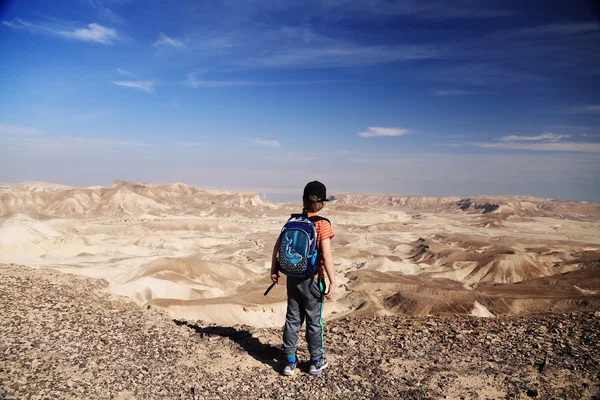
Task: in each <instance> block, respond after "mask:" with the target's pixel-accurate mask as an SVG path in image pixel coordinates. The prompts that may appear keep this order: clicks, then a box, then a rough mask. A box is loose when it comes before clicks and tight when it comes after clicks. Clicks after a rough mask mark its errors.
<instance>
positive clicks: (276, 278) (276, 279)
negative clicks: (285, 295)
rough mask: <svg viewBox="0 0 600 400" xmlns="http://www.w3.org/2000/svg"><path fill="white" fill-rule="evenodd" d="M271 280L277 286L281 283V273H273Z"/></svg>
mask: <svg viewBox="0 0 600 400" xmlns="http://www.w3.org/2000/svg"><path fill="white" fill-rule="evenodd" d="M271 282H273V283H274V284H275V286H277V285H279V275H277V274H271Z"/></svg>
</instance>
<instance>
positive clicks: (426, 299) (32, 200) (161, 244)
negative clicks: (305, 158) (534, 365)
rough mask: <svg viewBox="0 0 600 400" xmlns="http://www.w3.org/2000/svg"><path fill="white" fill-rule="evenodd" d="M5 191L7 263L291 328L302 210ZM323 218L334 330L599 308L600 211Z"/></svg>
mask: <svg viewBox="0 0 600 400" xmlns="http://www.w3.org/2000/svg"><path fill="white" fill-rule="evenodd" d="M0 190H1V192H0V249H1V251H0V262H2V263H15V264H24V265H28V266H35V267H43V268H52V269H56V270H59V271H63V272H69V273H74V274H78V275H85V276H89V277H94V278H102V279H105V280H106V281H107V282H108V283H109V287H110V289H111V291H113V292H114V293H116V294H119V295H124V296H128V297H130V298H132V299H133V300H135V301H136V302H137V303H138V304H140V305H144V306H151V307H155V308H159V309H163V310H166V311H167V312H168V313H169V314H170V315H171V316H172V317H173V318H183V319H187V320H203V321H208V322H214V323H217V324H224V325H232V324H249V325H253V326H257V327H268V326H278V325H280V324H281V321H282V320H283V318H284V314H285V291H284V290H283V289H281V290H273V291H271V293H270V294H269V295H268V296H266V297H265V296H263V291H264V289H265V288H266V287H267V286H268V284H269V278H268V270H269V266H270V254H271V250H272V247H273V244H274V242H275V240H276V239H277V235H278V232H279V230H280V228H281V226H282V225H283V223H284V222H285V221H286V218H287V217H289V215H290V214H291V213H293V212H298V211H299V208H300V207H301V205H300V203H299V202H298V203H272V202H267V201H263V200H261V199H260V198H259V196H258V195H256V194H251V193H226V192H217V191H204V190H200V189H197V188H194V187H192V186H188V185H185V184H182V183H173V184H167V185H156V184H142V183H132V182H123V181H115V182H114V183H113V184H111V185H110V186H107V187H65V186H60V185H53V184H45V183H36V182H27V183H24V184H20V185H13V186H9V185H4V186H2V187H1V188H0ZM323 215H324V216H326V217H328V218H329V219H330V220H331V221H332V224H333V228H334V231H335V232H336V237H335V238H334V240H333V241H332V245H333V254H334V257H335V267H336V271H337V272H338V274H339V279H338V285H339V288H338V289H339V290H338V293H337V294H336V297H335V301H334V302H332V303H330V304H328V305H327V307H326V309H325V312H326V316H327V317H328V318H335V317H340V316H345V315H348V314H362V315H389V314H402V315H421V314H444V313H460V314H471V315H477V316H493V315H507V314H508V315H517V314H530V313H539V312H564V311H578V310H597V309H600V266H599V263H600V204H594V203H585V202H575V201H554V200H544V199H536V198H530V197H512V196H507V197H474V198H458V197H405V196H400V195H376V194H354V193H353V194H341V195H336V196H335V201H333V202H331V204H330V206H328V207H327V208H326V209H325V210H324V212H323Z"/></svg>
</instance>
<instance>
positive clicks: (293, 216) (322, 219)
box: [288, 214, 331, 225]
mask: <svg viewBox="0 0 600 400" xmlns="http://www.w3.org/2000/svg"><path fill="white" fill-rule="evenodd" d="M301 216H302V214H292V215H291V216H290V218H289V219H288V221H289V220H291V219H294V218H300V217H301ZM308 220H309V221H310V222H312V223H313V224H314V223H315V222H318V221H327V222H329V225H331V221H330V220H328V219H327V218H325V217H321V216H320V215H313V216H312V217H308Z"/></svg>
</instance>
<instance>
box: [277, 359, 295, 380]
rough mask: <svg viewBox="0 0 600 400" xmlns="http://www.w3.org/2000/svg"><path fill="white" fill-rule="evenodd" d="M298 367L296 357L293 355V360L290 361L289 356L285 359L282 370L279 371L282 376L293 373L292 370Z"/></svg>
mask: <svg viewBox="0 0 600 400" xmlns="http://www.w3.org/2000/svg"><path fill="white" fill-rule="evenodd" d="M297 367H298V357H294V361H290V360H289V358H288V359H286V360H285V364H284V367H283V371H282V372H281V373H282V375H284V376H292V375H294V371H295V370H296V368H297Z"/></svg>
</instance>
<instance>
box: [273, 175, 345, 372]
mask: <svg viewBox="0 0 600 400" xmlns="http://www.w3.org/2000/svg"><path fill="white" fill-rule="evenodd" d="M326 201H329V200H328V199H327V189H326V188H325V185H323V184H322V183H321V182H318V181H313V182H309V183H308V184H307V185H306V187H305V188H304V194H303V196H302V202H303V207H304V208H303V210H302V213H303V214H304V215H305V216H308V217H309V218H310V217H314V216H318V212H319V211H321V210H322V209H323V207H324V206H325V202H326ZM314 224H315V229H316V231H317V249H318V257H319V273H318V274H317V275H315V276H313V277H311V278H302V277H295V276H287V283H286V286H287V297H288V301H287V313H286V316H285V327H284V329H283V352H284V354H285V356H286V360H285V363H284V368H283V370H282V374H283V375H285V376H291V375H294V370H295V369H296V367H297V366H298V358H297V356H296V342H297V341H298V333H299V331H300V327H301V326H302V323H303V322H304V319H306V342H307V343H308V350H309V352H310V358H311V361H310V369H309V373H310V374H312V375H319V374H320V373H321V372H322V371H323V370H324V369H325V368H327V366H328V363H327V358H325V353H324V351H323V321H322V312H323V299H324V298H325V299H327V300H329V299H331V298H332V297H333V295H334V293H335V287H336V279H335V271H334V267H333V258H332V256H331V238H333V236H334V233H333V230H332V229H331V225H330V224H329V221H327V220H323V219H322V220H320V221H316V222H315V223H314ZM278 249H279V240H278V241H277V243H275V247H274V249H273V257H272V259H271V280H272V281H273V282H274V283H278V281H279V274H278V271H277V253H278ZM325 273H326V274H327V277H328V278H329V291H328V292H327V293H326V294H324V293H323V290H324V287H323V286H322V284H324V282H325V280H324V278H325Z"/></svg>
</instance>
